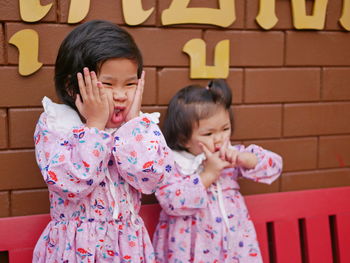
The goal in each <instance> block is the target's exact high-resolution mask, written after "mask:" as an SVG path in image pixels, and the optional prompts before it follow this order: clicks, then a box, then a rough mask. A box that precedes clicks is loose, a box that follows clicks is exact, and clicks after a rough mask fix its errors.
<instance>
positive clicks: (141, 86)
mask: <svg viewBox="0 0 350 263" xmlns="http://www.w3.org/2000/svg"><path fill="white" fill-rule="evenodd" d="M145 74H146V73H145V71H142V74H141V78H140V79H139V82H138V84H137V87H136V91H135V97H134V101H135V104H136V105H137V106H138V107H140V106H141V103H142V95H143V89H144V86H145Z"/></svg>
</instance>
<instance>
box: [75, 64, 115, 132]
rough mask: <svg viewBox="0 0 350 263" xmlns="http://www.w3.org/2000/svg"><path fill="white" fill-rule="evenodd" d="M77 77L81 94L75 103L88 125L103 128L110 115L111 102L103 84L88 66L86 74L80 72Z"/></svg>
mask: <svg viewBox="0 0 350 263" xmlns="http://www.w3.org/2000/svg"><path fill="white" fill-rule="evenodd" d="M77 78H78V85H79V90H80V96H79V94H77V97H76V99H75V105H76V106H77V108H78V110H79V112H80V114H81V115H82V116H83V117H84V118H85V119H86V126H88V127H96V128H98V129H100V130H103V129H104V128H105V127H106V124H107V121H108V118H109V116H110V103H109V101H108V96H107V94H106V92H105V90H104V88H103V85H102V83H101V82H98V81H97V76H96V73H95V72H94V71H91V72H90V71H89V69H88V68H84V76H83V75H82V74H81V73H80V72H79V73H78V74H77Z"/></svg>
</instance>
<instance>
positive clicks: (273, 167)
mask: <svg viewBox="0 0 350 263" xmlns="http://www.w3.org/2000/svg"><path fill="white" fill-rule="evenodd" d="M239 151H240V152H250V153H253V154H255V155H256V157H257V159H258V163H257V165H256V166H255V168H254V169H244V168H239V170H240V175H241V176H243V177H245V178H248V179H251V180H254V181H256V182H260V183H266V184H271V183H272V182H273V181H275V180H276V179H277V178H278V177H279V176H280V174H281V172H282V166H283V162H282V158H281V156H279V155H278V154H276V153H274V152H271V151H268V150H265V149H263V148H262V147H260V146H257V145H254V144H252V145H249V146H248V147H247V148H245V147H244V146H243V145H240V146H239Z"/></svg>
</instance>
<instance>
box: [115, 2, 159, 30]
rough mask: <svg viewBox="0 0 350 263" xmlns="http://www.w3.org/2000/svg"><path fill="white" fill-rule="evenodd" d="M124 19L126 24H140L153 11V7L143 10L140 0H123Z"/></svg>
mask: <svg viewBox="0 0 350 263" xmlns="http://www.w3.org/2000/svg"><path fill="white" fill-rule="evenodd" d="M122 4H123V13H124V20H125V22H126V23H127V24H128V25H131V26H136V25H140V24H142V23H143V22H145V21H146V20H147V18H149V16H150V15H151V14H152V12H153V11H154V7H152V8H150V9H148V10H144V9H143V8H142V2H141V0H123V2H122Z"/></svg>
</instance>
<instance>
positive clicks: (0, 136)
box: [0, 109, 7, 149]
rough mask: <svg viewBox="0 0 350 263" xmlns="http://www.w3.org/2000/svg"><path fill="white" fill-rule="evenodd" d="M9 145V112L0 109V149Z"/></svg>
mask: <svg viewBox="0 0 350 263" xmlns="http://www.w3.org/2000/svg"><path fill="white" fill-rule="evenodd" d="M6 147H7V113H6V110H4V109H0V149H2V148H6Z"/></svg>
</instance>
